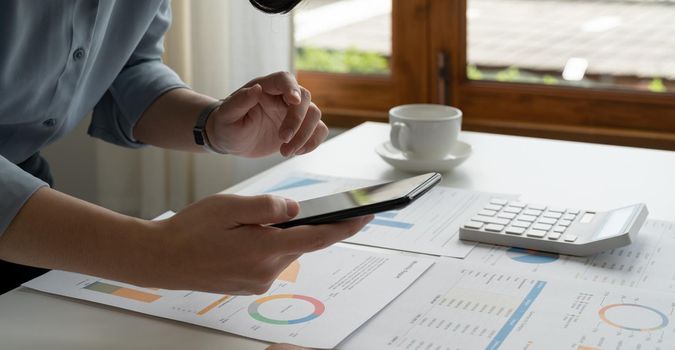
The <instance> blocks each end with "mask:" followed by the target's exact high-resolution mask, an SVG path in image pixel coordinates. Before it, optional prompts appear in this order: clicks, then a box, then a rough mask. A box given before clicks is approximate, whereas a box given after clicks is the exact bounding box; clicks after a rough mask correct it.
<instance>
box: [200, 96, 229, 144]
mask: <svg viewBox="0 0 675 350" xmlns="http://www.w3.org/2000/svg"><path fill="white" fill-rule="evenodd" d="M222 103H223V101H222V100H218V101H215V102H212V103H210V104H209V105H208V106H206V107H205V108H204V109H203V110H202V111H201V113H199V116H198V117H197V122H196V123H195V126H194V128H192V135H193V136H194V139H195V143H196V144H198V145H200V146H202V147H204V149H205V150H207V151H209V152H212V153H220V154H227V152H225V151H222V150H219V149H217V148H215V147H213V145H212V144H211V141H209V135H208V133H207V132H206V122H207V121H208V120H209V116H210V115H211V113H212V112H213V111H214V110H215V109H216V108H218V107H220V105H221V104H222Z"/></svg>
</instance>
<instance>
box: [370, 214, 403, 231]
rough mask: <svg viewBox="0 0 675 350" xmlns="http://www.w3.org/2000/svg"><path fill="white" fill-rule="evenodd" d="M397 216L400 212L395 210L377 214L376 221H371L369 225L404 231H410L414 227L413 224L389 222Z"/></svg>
mask: <svg viewBox="0 0 675 350" xmlns="http://www.w3.org/2000/svg"><path fill="white" fill-rule="evenodd" d="M396 215H398V211H395V210H392V211H385V212H382V213H377V214H375V219H373V221H371V222H370V223H369V225H376V226H385V227H391V228H398V229H403V230H410V229H411V228H412V227H413V224H411V223H409V222H403V221H397V220H389V219H394V218H396Z"/></svg>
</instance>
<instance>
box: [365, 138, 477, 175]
mask: <svg viewBox="0 0 675 350" xmlns="http://www.w3.org/2000/svg"><path fill="white" fill-rule="evenodd" d="M375 152H377V154H378V155H379V156H380V157H382V159H384V161H386V162H387V163H389V164H391V165H392V166H393V167H394V168H396V169H399V170H403V171H408V172H412V173H426V172H431V171H438V172H444V171H448V170H450V169H452V168H454V167H456V166H458V165H460V164H462V163H463V162H464V161H465V160H466V159H467V158H469V156H471V145H470V144H468V143H466V142H462V141H459V140H458V141H457V143H455V145H454V146H452V149H451V150H450V153H449V154H448V155H446V156H445V158H443V159H411V158H407V157H406V156H405V155H404V154H403V152H401V151H400V150H399V149H397V148H396V147H394V146H392V144H391V142H389V141H386V142H384V143H382V144H380V145H379V146H377V147H375Z"/></svg>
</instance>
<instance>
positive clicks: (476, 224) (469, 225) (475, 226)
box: [464, 221, 483, 230]
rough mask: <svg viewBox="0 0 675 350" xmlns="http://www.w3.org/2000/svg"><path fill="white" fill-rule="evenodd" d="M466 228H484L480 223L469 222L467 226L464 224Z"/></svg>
mask: <svg viewBox="0 0 675 350" xmlns="http://www.w3.org/2000/svg"><path fill="white" fill-rule="evenodd" d="M464 227H465V228H472V229H476V230H478V229H480V228H481V227H483V223H482V222H478V221H469V222H467V223H466V224H464Z"/></svg>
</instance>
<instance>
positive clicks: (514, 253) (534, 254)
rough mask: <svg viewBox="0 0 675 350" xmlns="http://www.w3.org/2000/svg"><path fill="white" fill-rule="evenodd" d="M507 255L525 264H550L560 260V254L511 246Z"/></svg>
mask: <svg viewBox="0 0 675 350" xmlns="http://www.w3.org/2000/svg"><path fill="white" fill-rule="evenodd" d="M506 255H507V256H508V257H509V258H511V260H515V261H517V262H521V263H525V264H548V263H552V262H554V261H556V260H558V254H555V253H547V252H540V251H537V250H531V249H524V248H516V247H513V248H509V250H507V251H506Z"/></svg>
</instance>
